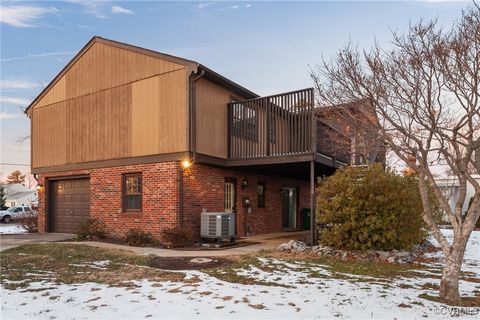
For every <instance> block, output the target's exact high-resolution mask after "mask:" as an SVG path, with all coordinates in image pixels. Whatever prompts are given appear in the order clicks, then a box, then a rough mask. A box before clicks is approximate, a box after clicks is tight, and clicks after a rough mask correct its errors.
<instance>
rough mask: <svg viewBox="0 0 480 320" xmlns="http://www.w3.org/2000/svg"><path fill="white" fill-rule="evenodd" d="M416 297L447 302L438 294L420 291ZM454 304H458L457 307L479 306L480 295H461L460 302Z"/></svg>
mask: <svg viewBox="0 0 480 320" xmlns="http://www.w3.org/2000/svg"><path fill="white" fill-rule="evenodd" d="M418 297H419V298H422V299H425V300H429V301H433V302H439V303H445V304H448V303H447V302H445V301H444V300H443V299H442V298H440V297H439V296H432V295H429V294H426V293H422V294H420V295H419V296H418ZM456 306H458V307H477V308H478V307H480V296H476V297H461V300H460V303H458V304H457V305H456Z"/></svg>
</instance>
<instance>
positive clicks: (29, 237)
mask: <svg viewBox="0 0 480 320" xmlns="http://www.w3.org/2000/svg"><path fill="white" fill-rule="evenodd" d="M74 237H75V235H73V234H68V233H21V234H0V251H4V250H7V249H10V248H15V247H18V246H21V245H24V244H32V243H46V242H55V241H65V240H72V239H73V238H74Z"/></svg>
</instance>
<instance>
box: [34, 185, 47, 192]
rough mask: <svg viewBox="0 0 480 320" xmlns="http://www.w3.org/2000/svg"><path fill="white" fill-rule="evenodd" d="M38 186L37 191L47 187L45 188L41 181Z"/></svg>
mask: <svg viewBox="0 0 480 320" xmlns="http://www.w3.org/2000/svg"><path fill="white" fill-rule="evenodd" d="M36 188H37V191H38V192H43V190H44V189H45V188H44V187H43V184H40V183H39V184H37V187H36Z"/></svg>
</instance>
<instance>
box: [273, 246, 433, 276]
mask: <svg viewBox="0 0 480 320" xmlns="http://www.w3.org/2000/svg"><path fill="white" fill-rule="evenodd" d="M264 255H265V256H267V257H271V258H277V259H282V260H285V261H287V262H291V263H296V262H298V261H304V262H305V268H312V267H318V266H322V267H324V268H325V269H326V270H328V271H330V272H331V276H327V277H329V278H339V279H345V278H348V277H349V276H348V275H356V276H368V277H372V278H389V279H391V278H395V277H406V276H409V275H410V272H413V271H414V270H419V269H424V268H425V267H424V266H421V265H418V264H396V263H384V262H376V261H375V262H372V261H356V260H342V259H338V258H335V257H319V256H318V255H316V254H291V253H282V252H276V251H271V252H265V253H264Z"/></svg>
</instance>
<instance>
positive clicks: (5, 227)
mask: <svg viewBox="0 0 480 320" xmlns="http://www.w3.org/2000/svg"><path fill="white" fill-rule="evenodd" d="M26 232H27V230H25V229H24V228H23V227H22V226H19V225H18V224H11V223H2V224H0V234H17V233H26Z"/></svg>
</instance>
